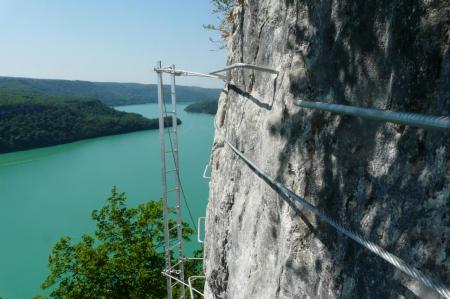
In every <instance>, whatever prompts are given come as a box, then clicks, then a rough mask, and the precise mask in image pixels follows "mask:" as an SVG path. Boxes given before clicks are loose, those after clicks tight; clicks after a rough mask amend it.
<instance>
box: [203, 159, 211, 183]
mask: <svg viewBox="0 0 450 299" xmlns="http://www.w3.org/2000/svg"><path fill="white" fill-rule="evenodd" d="M209 166H210V165H209V163H208V164H206V166H205V170H204V171H203V178H204V179H206V180H209V179H211V176H208V175H207V174H206V173H207V172H208V168H209Z"/></svg>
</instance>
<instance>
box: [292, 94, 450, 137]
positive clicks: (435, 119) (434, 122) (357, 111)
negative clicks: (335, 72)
mask: <svg viewBox="0 0 450 299" xmlns="http://www.w3.org/2000/svg"><path fill="white" fill-rule="evenodd" d="M294 104H295V105H296V106H299V107H302V108H308V109H314V110H320V111H327V112H333V113H338V114H345V115H352V116H357V117H362V118H368V119H373V120H378V121H385V122H392V123H397V124H402V125H408V126H414V127H420V128H428V129H437V130H444V131H447V132H450V117H446V116H428V115H423V114H417V113H406V112H394V111H389V110H381V109H375V108H361V107H355V106H348V105H340V104H329V103H323V102H313V101H303V100H295V101H294Z"/></svg>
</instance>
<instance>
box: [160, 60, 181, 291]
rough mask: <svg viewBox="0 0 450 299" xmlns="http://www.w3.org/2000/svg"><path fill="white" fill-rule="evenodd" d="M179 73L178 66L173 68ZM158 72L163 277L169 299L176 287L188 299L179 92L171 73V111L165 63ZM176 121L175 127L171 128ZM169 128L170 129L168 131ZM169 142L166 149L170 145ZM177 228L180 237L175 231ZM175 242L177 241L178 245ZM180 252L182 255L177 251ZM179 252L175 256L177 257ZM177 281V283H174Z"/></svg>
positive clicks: (173, 75)
mask: <svg viewBox="0 0 450 299" xmlns="http://www.w3.org/2000/svg"><path fill="white" fill-rule="evenodd" d="M171 68H172V69H173V70H175V66H174V65H173V66H172V67H171ZM155 72H156V74H157V77H158V105H159V134H160V145H161V152H160V154H161V177H162V191H163V222H164V256H165V269H164V272H163V274H165V276H166V278H167V298H168V299H172V298H173V290H174V288H175V286H177V285H179V288H180V298H183V299H184V298H185V285H186V284H185V279H184V262H185V258H184V255H183V235H182V233H183V231H182V229H183V227H182V222H181V220H182V215H181V200H180V191H181V189H180V188H181V184H180V168H179V157H178V128H177V125H178V124H177V120H178V119H177V106H176V105H177V98H176V93H175V73H173V74H171V79H172V80H171V98H172V105H171V109H172V110H171V111H167V109H166V104H165V101H164V91H163V72H162V71H161V61H158V62H157V64H156V68H155ZM170 116H171V118H172V126H171V127H170V126H169V123H170V120H169V119H168V117H170ZM166 126H167V128H166ZM167 141H168V142H169V144H168V147H166V142H167ZM170 159H172V160H173V164H174V168H173V169H170V170H167V164H168V160H170ZM173 176H175V187H172V188H170V189H168V188H167V181H168V178H170V177H173ZM172 194H175V206H171V204H170V197H169V195H172ZM173 213H174V214H175V220H176V226H172V227H169V222H170V219H171V218H170V217H171V214H172V215H173ZM175 229H176V237H175V238H171V236H174V233H173V231H174V230H175ZM174 241H176V242H175V243H174ZM175 249H178V252H176V251H174V250H175ZM173 253H175V254H173ZM173 256H176V257H177V260H176V261H175V263H174V264H173V265H172V257H173ZM172 281H174V282H172Z"/></svg>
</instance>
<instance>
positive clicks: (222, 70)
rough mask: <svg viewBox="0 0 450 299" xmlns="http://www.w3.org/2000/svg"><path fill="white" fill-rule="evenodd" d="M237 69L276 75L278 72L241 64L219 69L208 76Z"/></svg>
mask: <svg viewBox="0 0 450 299" xmlns="http://www.w3.org/2000/svg"><path fill="white" fill-rule="evenodd" d="M238 68H240V69H252V70H256V71H261V72H267V73H272V74H276V75H278V71H277V70H275V69H273V68H270V67H267V66H259V65H253V64H249V63H242V62H239V63H235V64H232V65H229V66H226V67H224V68H223V69H220V70H217V71H214V72H210V74H212V75H216V74H217V73H222V72H225V71H229V70H232V69H238Z"/></svg>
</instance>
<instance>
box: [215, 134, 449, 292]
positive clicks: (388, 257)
mask: <svg viewBox="0 0 450 299" xmlns="http://www.w3.org/2000/svg"><path fill="white" fill-rule="evenodd" d="M216 129H217V130H218V132H219V135H222V137H223V139H224V141H225V143H226V144H227V145H228V146H229V147H230V148H231V149H232V151H233V152H234V153H235V154H237V155H238V156H239V157H240V158H241V159H242V160H243V161H244V162H245V163H246V164H247V165H248V166H249V167H250V169H252V170H253V171H254V172H255V173H256V174H257V175H258V176H259V177H260V178H261V179H263V180H264V181H265V182H266V183H267V184H268V185H269V186H270V187H271V188H272V189H274V190H275V191H276V192H277V193H281V195H282V196H283V197H285V198H287V199H290V200H295V201H298V202H300V203H301V204H302V205H303V206H304V207H305V208H307V209H308V210H310V211H311V212H312V213H314V214H315V215H317V216H318V217H319V218H320V219H321V220H322V221H324V222H326V223H328V224H329V225H331V226H332V227H334V228H335V229H336V230H337V231H339V232H341V233H342V234H344V235H346V236H347V237H349V238H351V239H352V240H354V241H355V242H357V243H359V244H360V245H362V246H363V247H365V248H367V249H368V250H370V251H372V252H373V253H375V254H376V255H378V256H379V257H381V258H382V259H384V260H385V261H387V262H388V263H390V264H391V265H393V266H394V267H396V268H397V269H399V270H401V271H402V272H404V273H406V274H407V275H409V276H411V277H412V278H414V279H416V280H418V281H420V282H421V283H422V284H424V285H426V286H427V287H429V288H430V289H432V290H434V291H436V292H437V293H439V294H440V295H442V296H444V297H445V298H450V289H449V288H448V287H446V286H445V285H444V284H442V283H441V282H439V281H436V280H433V279H431V278H429V277H427V276H425V275H424V274H423V273H422V272H421V271H419V270H417V269H416V268H414V267H412V266H410V265H408V264H406V263H405V262H404V261H403V260H402V259H400V258H399V257H397V256H395V255H394V254H392V253H390V252H388V251H386V250H385V249H383V248H381V247H380V246H378V245H377V244H375V243H373V242H371V241H369V240H367V239H366V238H364V237H362V236H361V235H359V234H358V233H355V232H354V231H352V230H351V229H349V228H346V227H345V226H343V225H342V224H340V223H338V222H337V221H335V220H334V219H332V218H331V217H330V216H328V215H327V214H326V213H325V212H323V211H321V210H320V209H319V208H317V207H315V206H314V205H312V204H310V203H309V202H307V201H306V200H305V199H304V198H302V197H300V196H298V195H297V194H295V193H294V192H292V191H290V190H289V189H287V188H286V187H284V186H283V185H282V184H280V183H279V182H278V181H276V180H274V179H272V178H271V177H270V176H269V175H267V174H266V173H265V172H264V171H262V170H261V169H259V168H258V167H257V166H256V165H255V164H253V162H251V161H250V160H249V159H248V158H247V157H245V156H244V154H243V153H242V152H240V151H239V150H238V149H237V148H236V147H234V146H233V145H232V144H231V143H230V142H229V141H228V140H227V139H226V138H225V136H224V135H223V134H222V133H221V132H220V130H219V129H218V128H217V127H216Z"/></svg>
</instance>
